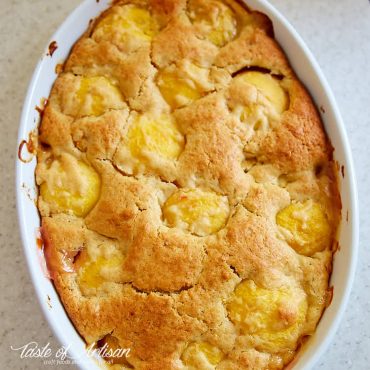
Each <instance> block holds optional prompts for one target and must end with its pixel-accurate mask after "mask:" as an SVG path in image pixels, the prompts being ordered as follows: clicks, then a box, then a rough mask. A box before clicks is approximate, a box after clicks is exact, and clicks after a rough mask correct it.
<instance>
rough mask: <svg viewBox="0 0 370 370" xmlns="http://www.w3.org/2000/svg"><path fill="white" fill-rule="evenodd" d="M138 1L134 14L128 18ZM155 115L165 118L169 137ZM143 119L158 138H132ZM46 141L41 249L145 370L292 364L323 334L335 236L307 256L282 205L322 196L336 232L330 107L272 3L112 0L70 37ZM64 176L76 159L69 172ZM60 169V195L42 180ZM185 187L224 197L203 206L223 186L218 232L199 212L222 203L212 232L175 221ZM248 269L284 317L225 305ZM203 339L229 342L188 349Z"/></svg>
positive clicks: (67, 292)
mask: <svg viewBox="0 0 370 370" xmlns="http://www.w3.org/2000/svg"><path fill="white" fill-rule="evenodd" d="M133 4H134V5H133ZM220 4H221V5H220ZM130 9H134V12H136V13H135V14H134V15H133V17H134V19H139V21H138V24H139V26H138V27H139V28H134V29H133V30H132V29H130V27H131V26H130V23H128V25H127V24H126V23H125V22H126V20H125V17H127V14H131V13H130V11H131V10H130ZM137 9H138V10H137ZM199 9H200V10H199ZM220 9H221V13H219V12H220ZM198 10H199V14H201V15H199V14H198V13H197V11H198ZM218 14H222V15H223V16H224V17H225V18H222V17H221V19H222V21H223V22H226V23H225V25H224V26H225V27H226V28H225V30H224V29H221V33H218V34H216V35H215V34H214V33H213V34H212V32H213V30H214V29H216V31H217V27H218V26H217V22H216V23H214V24H213V26H212V27H213V28H212V27H211V28H209V22H211V23H212V22H213V21H214V19H217V16H218V17H219V15H218ZM230 14H231V18H230V19H229V18H227V17H229V16H230ZM135 17H137V18H135ZM199 17H201V18H199ZM202 17H206V18H204V19H203V18H202ZM207 17H209V18H207ZM232 17H234V18H232ZM107 19H108V20H109V22H111V23H109V22H108V21H107ZM129 21H130V20H129ZM104 22H108V23H104ZM112 22H113V23H112ZM114 22H116V23H114ZM130 22H131V21H130ZM207 22H208V23H207ZM227 22H229V23H227ZM233 22H234V23H233ZM112 24H113V25H114V27H113V31H114V32H111V31H110V30H111V28H110V27H112ZM143 24H144V26H143ZM122 27H123V28H122ZM125 27H126V28H125ZM135 27H136V26H135ZM140 27H142V28H140ZM143 27H144V28H143ZM145 27H146V28H145ZM227 27H229V28H227ZM233 27H234V28H233ZM217 32H218V31H217ZM250 71H257V72H258V71H260V72H263V73H265V74H267V75H269V77H271V76H272V77H271V79H272V81H275V82H273V83H275V85H278V86H280V87H279V92H280V94H282V97H281V96H280V100H278V101H277V102H275V101H274V96H273V97H272V98H271V97H270V98H271V99H272V100H271V101H270V100H269V99H270V98H266V96H265V95H264V94H263V93H261V91H260V89H259V88H258V86H257V85H258V83H257V85H256V86H257V87H256V86H254V85H253V83H252V84H251V83H248V81H246V80H243V76H245V74H246V73H248V72H250ZM166 73H167V74H168V75H169V76H172V75H171V73H179V75H178V76H180V77H176V78H173V77H170V82H169V84H171V83H173V79H174V80H176V79H177V80H176V81H177V82H178V81H180V82H181V81H185V84H187V85H186V86H185V87H183V85H181V84H180V85H176V86H175V90H174V91H173V94H176V93H177V92H178V93H179V94H180V95H181V94H183V96H180V97H176V99H177V100H174V101H172V100H171V99H172V98H173V97H170V99H169V98H168V96H166V93H165V92H164V90H163V84H164V83H165V82H163V81H165V79H163V76H166ZM161 78H162V80H161ZM171 78H172V80H171ZM177 82H176V83H177ZM181 83H183V82H181ZM275 85H273V86H275ZM270 87H271V86H270ZM169 88H171V86H170V87H169ZM271 88H272V89H274V87H271ZM181 89H183V90H181ZM282 99H283V100H282ZM273 104H277V108H276V109H275V108H274V106H273ZM279 104H280V105H279ZM245 107H250V110H245ZM255 107H257V108H255ZM258 107H259V108H261V107H262V108H261V109H260V110H258ZM279 107H280V108H281V107H283V109H282V112H280V111H279ZM253 109H257V110H253ZM248 115H249V116H248ZM245 117H247V118H245ZM256 117H257V118H256ZM140 120H141V121H140ZM248 120H249V121H248ZM253 120H255V121H253ZM158 122H160V123H162V124H163V125H164V126H165V129H164V130H165V131H163V132H164V133H163V134H160V135H162V136H159V138H158V137H157V138H156V136H155V135H157V133H158V132H161V131H160V130H161V126H158ZM140 124H141V125H143V126H142V127H143V128H142V130H144V131H143V132H145V135H146V136H145V135H144V138H142V137H140V136H136V137H134V139H132V138H131V136H132V135H133V134H132V132H133V130H134V129H135V127H139V125H140ZM145 125H146V126H145ZM151 125H152V126H151ZM153 125H154V126H153ZM155 125H157V126H155ZM153 127H154V129H153ZM145 130H146V131H145ZM166 130H167V131H166ZM130 135H131V136H130ZM136 135H140V133H139V134H136ZM150 135H153V136H154V138H152V137H150ZM135 140H136V141H135ZM150 140H152V141H150ZM156 140H157V141H156ZM166 140H167V141H166ZM39 141H40V143H41V144H42V145H40V148H39V152H38V166H37V170H36V179H37V183H38V185H40V197H39V202H38V206H39V210H40V213H41V216H42V236H43V240H44V248H45V257H46V262H47V265H48V268H49V271H50V274H51V277H52V279H53V281H54V284H55V286H56V289H57V291H58V293H59V295H60V297H61V299H62V302H63V304H64V306H65V308H66V310H67V313H68V315H69V316H70V318H71V320H72V321H73V324H74V325H75V327H76V329H77V330H78V332H79V333H80V334H81V335H82V337H83V338H84V339H85V340H86V341H87V342H88V343H94V342H97V341H99V340H102V339H104V338H105V337H106V336H108V335H111V336H113V337H114V338H116V340H118V342H119V345H120V346H121V347H123V348H130V349H131V355H130V357H129V358H128V363H129V364H130V366H131V367H133V368H137V369H148V370H149V369H150V370H155V369H158V370H165V369H195V368H199V369H214V368H215V366H216V365H217V369H256V370H257V369H281V368H283V367H284V366H285V365H286V364H287V363H289V362H290V361H291V360H292V358H293V357H294V355H295V352H296V351H297V350H298V349H299V343H300V341H301V340H302V338H303V337H305V336H307V335H311V334H312V333H313V332H314V331H315V328H316V325H317V323H318V321H319V319H320V317H321V315H322V312H323V310H324V309H325V306H326V300H327V298H328V279H329V274H330V269H331V261H332V250H331V245H327V246H326V247H325V248H324V249H322V250H320V251H318V252H315V253H312V254H307V253H301V254H300V253H298V252H299V251H297V250H296V249H295V248H294V246H293V245H292V244H291V242H290V240H291V239H289V238H291V237H292V235H291V234H286V233H287V231H286V230H285V231H284V230H282V227H281V225H280V224H279V223H278V222H277V217H278V214H279V212H281V211H282V210H284V209H286V208H288V207H289V206H290V205H291V204H293V205H295V204H305V203H304V202H306V201H310V202H314V204H320V205H321V207H323V209H324V210H325V214H326V216H325V217H326V221H325V222H326V223H327V224H328V225H329V226H328V227H329V228H330V230H331V231H330V232H331V233H332V235H334V233H335V230H336V228H337V225H338V223H339V219H340V196H339V192H338V188H337V182H336V177H335V169H334V167H335V166H334V164H333V162H332V148H331V146H330V144H329V142H328V139H327V137H326V135H325V132H324V129H323V126H322V123H321V120H320V117H319V114H318V112H317V110H316V108H315V106H314V104H313V102H312V100H311V98H310V96H309V94H308V93H307V91H306V90H305V88H304V87H303V86H302V84H301V83H300V82H299V81H298V79H297V77H296V76H295V74H294V72H293V71H292V69H291V67H290V65H289V62H288V60H287V58H286V56H285V54H284V53H283V51H282V50H281V48H280V46H279V45H278V44H277V42H276V41H275V40H274V38H273V30H272V24H271V21H270V20H269V19H268V18H267V17H266V16H265V15H263V14H261V13H258V12H252V11H250V10H247V9H246V8H244V7H243V6H242V5H241V4H240V3H239V2H234V1H232V0H227V1H225V2H224V3H221V2H220V1H218V0H191V1H185V0H165V1H159V0H148V1H144V0H142V1H141V0H140V1H139V0H138V1H129V0H127V1H126V0H124V1H114V2H113V6H112V7H111V8H110V9H108V10H107V11H106V12H104V13H103V14H102V15H101V17H99V18H98V19H97V20H95V21H94V22H93V23H92V24H91V25H90V27H89V29H88V31H87V32H86V33H85V34H84V35H83V36H82V37H81V39H80V40H79V41H78V42H77V43H76V44H75V45H74V47H73V49H72V52H71V55H70V56H69V58H68V60H67V61H66V63H65V65H64V69H63V72H62V73H61V74H60V75H59V76H58V79H57V80H56V82H55V85H54V87H53V89H52V92H51V95H50V98H49V102H48V105H47V107H46V110H45V113H44V117H43V120H42V123H41V126H40V132H39ZM163 142H164V144H162V143H163ZM137 143H139V144H137ZM153 143H154V144H153ZM135 145H136V146H135ZM145 145H147V147H146V149H148V148H149V149H148V150H149V154H148V152H145V151H143V150H142V147H143V146H144V147H145ZM161 145H163V147H161ZM144 149H145V148H144ZM60 158H62V159H60ZM63 158H67V159H64V162H65V163H67V165H66V166H67V167H66V168H67V169H65V168H63V163H64V162H63ZM68 158H69V159H68ZM71 158H74V160H72V159H71ZM58 161H59V162H58ZM55 162H57V165H54V167H53V163H54V164H55ZM68 166H74V167H73V172H74V174H73V176H72V175H71V173H70V172H71V167H68ZM52 171H54V172H52ZM58 171H66V173H64V174H61V175H60V178H61V179H60V180H58ZM68 171H69V172H68ZM50 172H52V173H51V174H50ZM78 174H81V176H82V177H83V179H82V180H83V181H82V180H81V181H80V182H79V181H77V180H78ZM69 175H71V176H69ZM84 176H85V177H84ZM50 179H51V180H50ZM76 179H77V180H76ZM97 179H99V180H97ZM48 181H52V183H53V184H54V186H57V190H56V191H54V190H55V189H51V190H50V189H46V190H45V186H47V185H48ZM68 181H72V183H73V184H72V185H73V186H72V190H69V189H67V190H66V189H65V186H66V184H68ZM91 182H94V184H95V185H94V186H93V187H91V186H90V185H89V183H91ZM55 184H56V185H55ZM189 189H199V191H202V192H203V193H204V194H212V196H213V198H212V197H211V198H209V199H211V200H208V201H207V200H204V199H200V200H199V203H201V204H202V206H201V207H208V206H209V204H212V202H216V201H220V199H223V200H222V201H223V202H224V203H223V205H224V210H227V212H228V214H227V215H226V216H225V215H223V216H222V217H224V218H223V219H221V224H222V226H221V227H220V226H219V225H218V226H217V227H214V229H212V227H213V225H212V222H211V221H209V220H207V219H204V218H207V217H211V216H212V215H213V216H214V214H216V216H215V217H217V212H216V211H215V210H214V209H211V210H210V211H209V210H208V211H209V212H208V214H206V216H207V217H206V216H205V215H203V219H202V220H201V222H203V223H205V224H206V225H208V227H209V229H207V230H211V232H206V233H205V235H203V234H201V236H199V235H198V234H197V233H194V232H191V229H189V228H188V226H187V223H186V222H188V223H189V222H192V220H191V217H196V216H194V215H193V214H190V215H189V214H188V215H185V216H184V217H185V219H186V217H188V218H189V219H190V221H189V220H188V219H186V220H187V221H186V220H185V221H186V222H185V221H184V220H182V223H181V222H180V223H177V224H176V223H175V224H173V223H171V222H170V221H169V220H168V219H167V218H166V215H165V213H164V211H163V209H164V207H165V206H166V204H167V203H166V202H168V200H169V199H170V197H171V196H173V195H174V194H177V193H178V192H180V193H181V191H183V193H182V194H180V196H179V199H185V200H186V199H187V196H188V195H187V194H188V192H189ZM68 192H69V193H68ZM94 192H99V194H97V195H98V196H97V197H96V199H95V197H94V196H95V195H96V194H95V195H94V194H92V193H94ZM66 193H67V195H68V194H69V195H68V196H69V197H70V198H71V200H70V199H68V197H67V200H65V194H66ZM58 197H61V198H62V200H60V199H59V198H58ZM63 197H64V198H63ZM84 197H85V198H86V199H87V200H86V199H85V198H84ZM207 202H209V203H207ZM189 204H191V203H189ZM310 204H311V203H310ZM191 207H193V208H194V209H195V210H193V211H192V212H195V213H196V212H197V204H191V206H189V208H191ZM210 207H211V208H212V207H215V206H214V205H213V206H210ZM219 207H220V205H219ZM193 208H192V209H193ZM216 208H217V207H216ZM76 209H77V210H76ZM203 211H204V210H203ZM185 212H186V211H185ZM212 212H213V213H212ZM296 212H298V211H296ZM317 212H319V211H317ZM195 213H194V214H195ZM298 213H299V212H298ZM220 217H221V216H220ZM299 217H300V216H299ZM207 222H209V223H210V225H209V224H207ZM217 222H218V221H217ZM287 235H288V236H287ZM330 240H331V241H332V239H330ZM99 264H100V265H99ZM89 271H90V272H89ZM91 271H93V272H91ZM94 271H95V272H94ZM96 271H98V272H96ZM89 274H90V275H89ZM97 274H98V275H97ZM99 274H100V275H99ZM244 282H253V284H254V285H253V284H252V285H251V286H252V287H253V286H256V287H257V288H256V289H257V290H256V293H255V294H257V295H258V294H262V295H263V294H265V296H268V297H269V294H272V295H271V297H272V298H271V297H270V298H268V299H270V301H269V305H268V306H267V307H266V311H268V310H269V309H270V308H269V307H270V306H271V307H272V306H273V305H279V307H278V311H277V315H278V319H275V323H274V324H276V325H277V327H275V326H273V327H272V329H271V328H270V327H267V326H266V328H267V329H266V328H265V329H260V328H259V327H258V325H257V324H256V325H257V329H256V327H253V325H252V328H251V327H245V326H243V325H245V323H240V322H238V320H237V319H235V317H234V316H233V314H232V312H231V309H230V304H231V303H230V302H231V301H232V299H233V298H232V297H234V296H235V294H236V293H235V292H236V288H237V287H240V286H241V285H242V283H244ZM258 289H260V292H264V293H258V292H259V290H258ZM284 289H285V290H284ZM266 292H267V293H266ZM268 292H270V293H268ZM271 292H273V293H271ZM248 294H252V293H248ZM274 294H275V295H274ZM281 297H285V298H281ZM286 297H289V299H288V300H287V301H286V299H287V298H286ZM239 298H240V297H239ZM250 299H251V300H253V299H255V298H254V296H251V297H250ZM263 299H264V298H263ZM266 299H267V298H266ZM297 302H298V303H297ZM302 302H303V303H302ZM251 305H252V304H251ZM250 309H251V308H250ZM274 315H275V313H274ZM252 316H253V315H252ZM257 321H258V320H257ZM249 325H250V324H249ZM259 325H262V326H263V325H267V324H266V323H264V322H262V323H259ZM279 325H280V326H281V325H286V327H287V328H288V329H284V330H282V329H281V328H280V327H279ZM194 343H198V344H199V345H202V343H203V344H204V343H206V345H207V346H211V347H209V348H216V352H215V353H216V354H217V353H221V355H220V356H219V357H217V356H218V355H217V356H216V355H215V354H213V355H212V356H216V357H215V358H216V359H214V358H210V357H207V356H208V355H204V353H203V354H201V355H200V357H199V358H193V359H191V360H187V359H186V356H185V357H184V353H186V351H187V349H188V348H189V347H191V345H192V344H194ZM281 343H283V344H281ZM207 348H208V347H207ZM205 353H206V352H205ZM189 361H190V362H189ZM192 361H193V362H192ZM194 361H195V362H194ZM212 361H214V362H215V363H214V362H212Z"/></svg>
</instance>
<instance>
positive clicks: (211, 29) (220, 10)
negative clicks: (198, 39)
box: [189, 0, 237, 47]
mask: <svg viewBox="0 0 370 370" xmlns="http://www.w3.org/2000/svg"><path fill="white" fill-rule="evenodd" d="M189 17H190V19H191V20H192V22H193V24H194V25H195V27H197V28H199V30H200V32H201V34H202V36H203V37H205V38H206V39H207V40H209V41H211V42H212V43H213V44H215V45H216V46H219V47H222V46H224V45H225V44H226V43H228V42H229V41H231V40H232V39H233V38H234V37H235V36H236V33H237V22H236V18H235V14H234V13H233V11H232V10H231V9H230V7H228V6H227V5H225V4H223V3H222V2H221V1H204V0H203V1H202V0H201V1H199V0H192V1H190V4H189Z"/></svg>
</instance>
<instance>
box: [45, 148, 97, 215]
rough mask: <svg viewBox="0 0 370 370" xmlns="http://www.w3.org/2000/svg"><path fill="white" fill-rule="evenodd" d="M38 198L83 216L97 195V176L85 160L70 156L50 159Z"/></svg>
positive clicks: (94, 201)
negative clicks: (51, 160)
mask: <svg viewBox="0 0 370 370" xmlns="http://www.w3.org/2000/svg"><path fill="white" fill-rule="evenodd" d="M40 194H41V197H42V199H43V200H44V201H45V202H47V203H49V204H50V205H52V206H53V207H55V208H57V209H58V210H59V211H60V212H66V213H73V214H74V215H76V216H79V217H84V216H86V215H87V214H88V213H89V211H90V210H91V209H92V208H93V207H94V205H95V203H96V202H97V201H98V198H99V196H100V177H99V175H98V174H97V173H96V172H95V170H94V169H93V168H92V167H91V166H89V165H87V164H86V163H84V162H82V161H79V160H77V159H75V158H74V157H72V156H70V155H63V156H61V157H60V158H59V159H56V160H54V161H53V162H52V163H51V165H50V167H49V168H48V169H47V173H46V181H44V182H43V183H42V184H41V186H40Z"/></svg>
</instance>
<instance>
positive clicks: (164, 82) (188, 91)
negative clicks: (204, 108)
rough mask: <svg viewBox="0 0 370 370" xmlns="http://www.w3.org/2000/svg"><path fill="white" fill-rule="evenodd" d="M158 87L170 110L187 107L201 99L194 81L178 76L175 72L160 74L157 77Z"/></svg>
mask: <svg viewBox="0 0 370 370" xmlns="http://www.w3.org/2000/svg"><path fill="white" fill-rule="evenodd" d="M158 87H159V90H160V91H161V94H162V96H163V98H164V99H165V100H166V102H167V103H168V104H169V105H170V106H171V108H172V109H176V108H179V107H182V106H185V105H188V104H189V103H191V102H192V101H194V100H197V99H199V98H200V97H201V93H200V91H199V89H198V88H197V86H196V85H195V83H194V81H193V80H191V79H190V78H185V77H181V76H179V75H178V73H177V71H173V72H167V71H164V72H161V73H160V74H159V77H158Z"/></svg>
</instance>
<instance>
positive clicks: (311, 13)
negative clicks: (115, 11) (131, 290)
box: [0, 0, 370, 370]
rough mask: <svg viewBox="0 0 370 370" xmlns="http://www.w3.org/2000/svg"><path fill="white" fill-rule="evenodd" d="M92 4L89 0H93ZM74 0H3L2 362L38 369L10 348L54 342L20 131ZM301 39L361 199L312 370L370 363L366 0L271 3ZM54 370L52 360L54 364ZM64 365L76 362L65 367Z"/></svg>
mask: <svg viewBox="0 0 370 370" xmlns="http://www.w3.org/2000/svg"><path fill="white" fill-rule="evenodd" d="M91 1H95V0H91ZM79 2H80V0H68V1H48V0H32V1H29V0H0V130H1V131H0V132H1V134H0V152H1V156H0V158H1V161H0V169H1V172H0V173H1V178H0V197H1V201H0V243H1V244H0V246H1V247H0V292H1V293H0V297H1V298H0V338H1V339H0V346H1V347H0V368H1V369H15V370H17V369H43V368H47V367H48V366H46V365H44V364H43V362H42V361H41V360H38V359H21V358H20V357H19V353H16V352H13V351H12V350H11V349H10V346H13V347H20V346H22V345H24V344H25V343H27V342H31V341H37V342H38V343H39V344H40V345H42V346H44V345H46V344H47V343H48V342H50V346H51V348H53V349H56V348H58V347H59V344H58V343H57V341H56V339H55V338H54V337H53V335H52V332H51V330H50V328H49V326H48V324H47V323H46V321H45V319H44V317H43V315H42V313H41V310H40V308H39V305H38V302H37V299H36V296H35V293H34V289H33V287H32V285H31V282H30V277H29V274H28V271H27V267H26V263H25V258H24V256H23V251H22V246H21V242H20V238H19V234H18V226H17V218H16V209H15V193H14V164H15V154H16V148H17V139H16V136H17V129H18V122H19V117H20V111H21V108H22V103H23V99H24V96H25V92H26V89H27V85H28V83H29V80H30V77H31V74H32V71H33V69H34V67H35V65H36V63H37V61H38V58H39V57H40V55H41V53H42V51H43V48H44V46H45V45H46V43H47V41H48V39H49V38H50V37H51V35H52V33H53V32H54V31H55V30H56V28H57V26H58V25H59V24H60V23H61V22H62V20H63V19H64V18H65V16H66V15H67V14H68V13H69V12H70V11H71V10H72V9H73V8H74V7H75V6H76V5H78V4H79ZM271 2H272V3H273V5H275V6H276V7H277V8H278V9H279V10H280V11H281V12H282V13H283V14H284V15H285V16H286V17H287V18H288V20H290V22H291V23H292V24H293V26H294V27H295V28H296V29H297V31H298V32H299V33H300V34H301V36H302V37H303V39H304V40H305V41H306V43H307V44H308V46H309V47H310V49H311V50H312V52H313V53H314V55H315V56H316V58H317V60H318V62H319V64H320V65H321V67H322V69H323V71H324V74H325V75H326V77H327V79H328V81H329V84H330V85H331V87H332V89H333V91H334V94H335V96H336V99H337V101H338V104H339V107H340V109H341V112H342V114H343V118H344V121H345V124H346V127H347V132H348V135H349V139H350V143H351V146H352V150H353V154H354V159H355V166H356V172H357V179H358V187H359V198H360V212H361V214H360V219H361V230H360V255H359V264H358V269H357V274H356V279H355V283H354V288H353V291H352V294H351V300H350V304H349V306H348V308H347V311H346V314H345V316H344V319H343V321H342V323H341V325H340V329H339V331H338V332H337V335H336V337H335V340H334V341H333V343H332V344H331V346H330V347H329V349H328V351H327V353H326V354H325V356H324V357H323V358H322V359H321V361H320V362H319V363H318V364H317V365H316V367H315V370H317V369H323V370H324V369H325V370H332V369H335V370H347V369H356V370H366V369H370V356H369V350H370V286H369V285H370V248H369V245H370V237H369V235H368V234H367V232H368V231H369V230H370V218H369V209H370V145H369V143H368V140H370V139H369V138H370V39H369V35H370V3H369V1H368V0H326V1H321V0H299V1H297V0H271ZM53 368H56V366H53ZM58 368H62V369H65V370H70V369H75V367H73V366H71V365H61V366H59V367H58Z"/></svg>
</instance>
